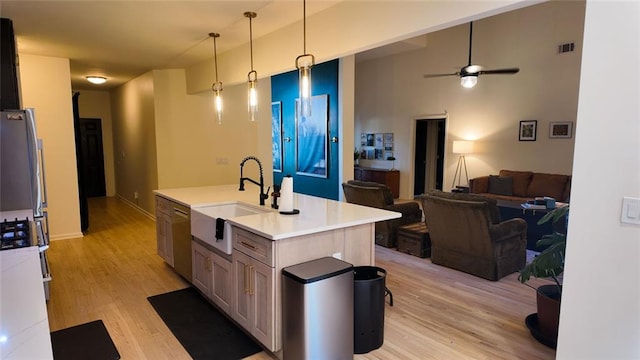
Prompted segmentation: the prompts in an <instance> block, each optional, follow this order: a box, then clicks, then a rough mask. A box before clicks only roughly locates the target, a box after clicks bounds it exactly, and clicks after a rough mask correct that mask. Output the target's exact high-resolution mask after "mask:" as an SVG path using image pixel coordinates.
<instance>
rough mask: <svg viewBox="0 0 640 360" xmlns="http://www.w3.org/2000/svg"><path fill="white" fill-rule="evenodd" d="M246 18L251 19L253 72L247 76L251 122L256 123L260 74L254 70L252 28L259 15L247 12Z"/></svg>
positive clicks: (251, 36) (250, 34) (250, 40)
mask: <svg viewBox="0 0 640 360" xmlns="http://www.w3.org/2000/svg"><path fill="white" fill-rule="evenodd" d="M244 16H245V17H247V18H249V50H250V53H251V71H249V74H247V80H248V83H249V94H248V104H249V120H250V121H256V114H257V113H258V73H257V72H256V71H255V70H254V69H253V28H252V27H251V20H252V19H253V18H255V17H256V16H258V14H256V13H254V12H250V11H247V12H245V13H244Z"/></svg>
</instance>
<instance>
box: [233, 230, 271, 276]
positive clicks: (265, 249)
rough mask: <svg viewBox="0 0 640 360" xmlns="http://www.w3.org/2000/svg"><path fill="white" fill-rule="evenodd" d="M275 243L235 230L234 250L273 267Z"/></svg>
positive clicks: (244, 231)
mask: <svg viewBox="0 0 640 360" xmlns="http://www.w3.org/2000/svg"><path fill="white" fill-rule="evenodd" d="M272 245H273V241H271V240H269V239H266V238H263V237H261V236H258V235H256V234H254V233H251V232H248V231H246V230H244V229H240V228H237V227H234V228H233V248H234V249H236V250H239V251H242V252H243V253H245V254H247V255H249V256H251V257H252V258H254V259H256V260H258V261H260V262H261V263H264V264H265V265H268V266H271V267H273V266H274V265H273V246H272Z"/></svg>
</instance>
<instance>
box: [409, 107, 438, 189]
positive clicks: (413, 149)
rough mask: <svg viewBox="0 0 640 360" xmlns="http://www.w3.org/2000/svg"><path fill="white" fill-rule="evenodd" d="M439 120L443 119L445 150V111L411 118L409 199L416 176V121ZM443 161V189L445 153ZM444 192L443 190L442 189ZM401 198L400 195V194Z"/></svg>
mask: <svg viewBox="0 0 640 360" xmlns="http://www.w3.org/2000/svg"><path fill="white" fill-rule="evenodd" d="M439 119H444V143H445V149H446V144H447V143H448V141H449V113H448V112H447V111H446V110H445V112H444V113H441V114H427V115H416V116H414V117H413V121H412V122H411V133H410V136H409V137H410V141H411V152H410V155H411V156H410V161H411V165H410V170H409V180H410V182H409V183H410V184H411V188H410V189H409V195H410V197H409V199H413V198H414V195H413V193H414V189H413V184H415V174H416V166H415V161H416V129H417V124H418V120H439ZM443 156H444V159H443V162H442V163H443V169H442V170H443V176H442V184H443V187H444V184H446V183H447V180H446V177H447V176H446V173H447V172H446V169H444V167H445V165H444V164H446V163H447V159H446V156H447V151H446V150H445V151H444V154H443ZM443 190H444V189H443ZM401 196H402V194H401Z"/></svg>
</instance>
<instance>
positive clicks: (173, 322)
mask: <svg viewBox="0 0 640 360" xmlns="http://www.w3.org/2000/svg"><path fill="white" fill-rule="evenodd" d="M147 299H148V300H149V302H150V303H151V305H152V306H153V308H154V309H155V310H156V312H157V313H158V315H160V317H161V318H162V320H163V321H164V323H165V324H166V325H167V327H169V329H170V330H171V332H172V333H173V335H175V337H176V338H177V339H178V341H180V343H181V344H182V346H184V348H185V349H186V350H187V352H188V353H189V355H191V357H192V358H194V359H196V360H199V359H216V360H226V359H229V360H238V359H242V358H244V357H247V356H250V355H253V354H256V353H258V352H260V351H262V348H261V347H260V346H258V345H257V344H256V343H255V342H254V341H253V340H252V339H251V338H249V337H248V336H247V335H246V334H245V333H244V332H242V330H240V329H239V328H238V327H237V326H236V325H235V324H234V323H233V322H231V321H230V320H229V319H227V318H226V317H225V316H224V315H223V314H221V313H220V312H219V311H218V310H217V309H216V308H215V307H213V305H211V304H209V303H208V302H207V301H206V300H205V299H203V298H202V296H201V295H200V294H199V293H198V292H197V291H196V290H195V289H193V288H191V287H189V288H186V289H182V290H177V291H173V292H170V293H166V294H161V295H155V296H151V297H149V298H147Z"/></svg>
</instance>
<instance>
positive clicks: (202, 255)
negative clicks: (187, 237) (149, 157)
mask: <svg viewBox="0 0 640 360" xmlns="http://www.w3.org/2000/svg"><path fill="white" fill-rule="evenodd" d="M191 251H192V259H193V269H192V273H193V279H192V283H193V285H194V286H195V287H197V288H198V289H199V290H200V291H201V292H202V294H204V295H205V296H206V297H207V298H209V299H211V300H212V301H213V303H215V304H216V305H218V307H220V309H221V310H222V311H224V312H226V313H227V314H231V311H232V304H233V279H232V272H231V261H229V260H227V259H225V258H223V257H222V256H220V255H218V254H216V253H215V251H214V250H211V249H209V248H207V247H206V246H204V245H203V244H202V243H200V242H198V241H195V240H193V241H192V242H191Z"/></svg>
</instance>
